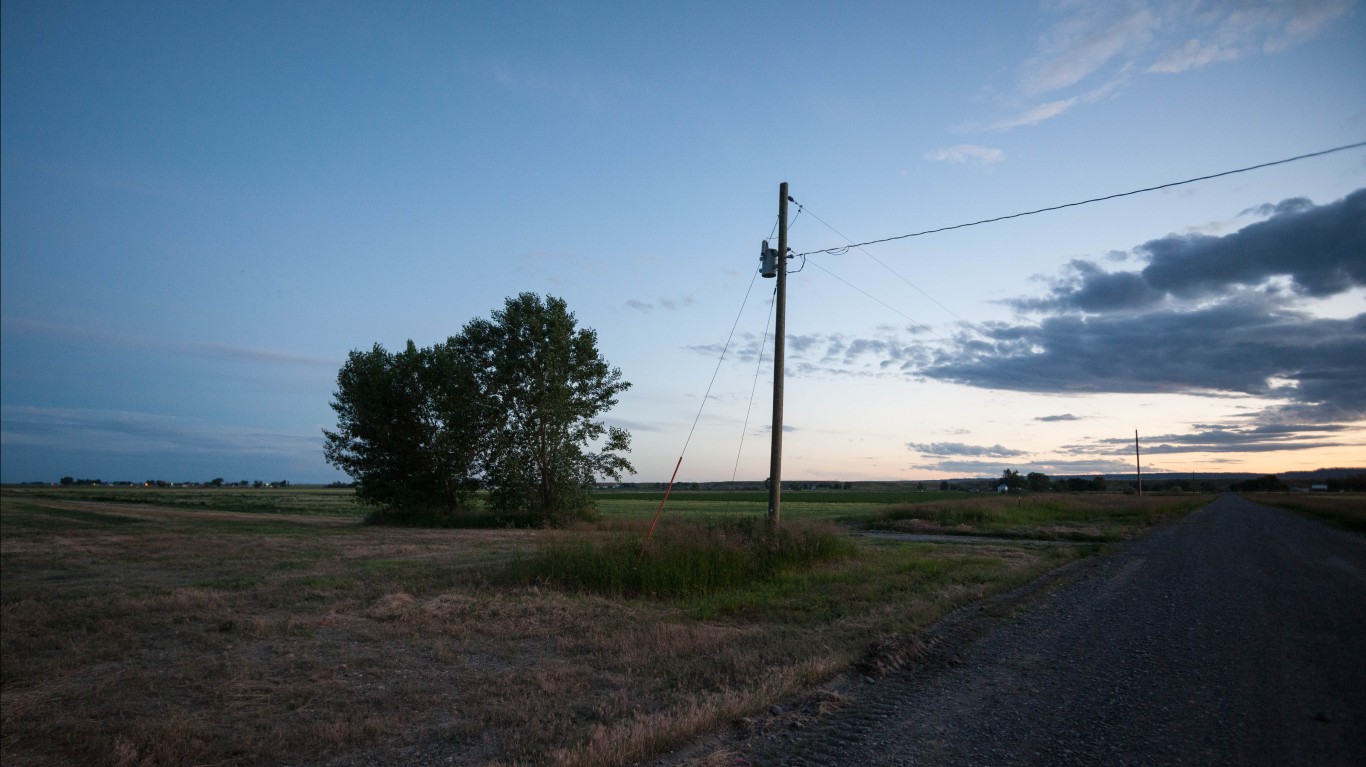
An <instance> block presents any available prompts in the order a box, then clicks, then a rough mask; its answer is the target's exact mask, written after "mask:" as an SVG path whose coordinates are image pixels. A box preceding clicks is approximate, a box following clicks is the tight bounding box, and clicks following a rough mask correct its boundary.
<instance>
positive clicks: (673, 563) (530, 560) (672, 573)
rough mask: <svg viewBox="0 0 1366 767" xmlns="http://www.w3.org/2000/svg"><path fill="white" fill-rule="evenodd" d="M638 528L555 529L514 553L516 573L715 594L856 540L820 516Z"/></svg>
mask: <svg viewBox="0 0 1366 767" xmlns="http://www.w3.org/2000/svg"><path fill="white" fill-rule="evenodd" d="M643 543H644V541H643V539H642V537H641V536H639V535H627V534H622V533H607V534H596V535H591V534H586V533H583V532H575V533H569V534H566V535H563V536H557V537H555V538H554V539H552V540H550V541H548V542H546V543H545V544H543V545H542V546H541V547H540V548H539V549H538V550H537V551H536V552H535V553H533V554H531V555H522V556H518V557H516V558H514V560H513V562H512V564H511V570H512V577H513V579H514V580H516V581H519V582H522V583H526V584H538V583H545V584H550V585H553V586H556V587H558V588H563V589H567V590H571V591H586V592H593V593H599V594H606V595H609V596H617V597H620V596H628V597H632V596H646V597H657V598H678V597H689V596H697V595H704V594H715V593H717V592H721V591H725V590H727V589H734V588H737V587H740V586H746V585H749V584H753V583H756V582H761V581H766V580H770V579H772V578H774V577H775V576H777V575H778V574H780V573H783V572H786V571H789V570H793V569H798V568H802V567H809V566H811V565H814V564H817V563H821V562H828V561H832V560H837V559H840V558H844V557H848V556H852V554H853V553H854V551H855V547H854V546H853V544H852V543H851V542H849V541H848V540H847V539H846V537H845V536H844V535H843V534H842V533H841V532H840V531H839V530H837V529H836V528H834V527H832V526H830V525H828V524H822V523H819V522H812V521H796V522H789V523H784V524H781V525H770V524H768V523H767V522H766V521H763V520H760V519H756V518H753V517H750V518H744V519H718V520H682V521H673V520H671V521H669V522H668V523H666V524H664V525H661V526H660V528H659V529H658V530H657V531H656V534H655V536H654V538H653V540H652V541H651V542H650V545H649V547H648V548H642V544H643Z"/></svg>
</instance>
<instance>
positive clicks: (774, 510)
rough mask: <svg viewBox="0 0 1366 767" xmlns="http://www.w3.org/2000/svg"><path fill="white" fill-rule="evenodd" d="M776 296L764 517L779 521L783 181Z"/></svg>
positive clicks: (784, 271)
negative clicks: (770, 425)
mask: <svg viewBox="0 0 1366 767" xmlns="http://www.w3.org/2000/svg"><path fill="white" fill-rule="evenodd" d="M777 267H778V268H777V275H776V276H777V278H778V285H777V291H778V292H777V295H776V296H775V298H774V312H775V314H776V315H777V319H776V320H775V321H774V325H773V448H772V452H771V453H770V454H769V463H768V481H769V488H768V518H769V521H771V522H773V523H774V524H777V523H778V522H779V521H781V520H782V516H783V513H782V503H783V364H784V363H783V341H784V340H785V338H786V334H787V182H786V181H784V182H782V183H781V184H779V185H778V263H777Z"/></svg>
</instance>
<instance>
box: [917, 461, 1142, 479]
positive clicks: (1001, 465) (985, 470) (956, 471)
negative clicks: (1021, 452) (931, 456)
mask: <svg viewBox="0 0 1366 767" xmlns="http://www.w3.org/2000/svg"><path fill="white" fill-rule="evenodd" d="M909 468H911V469H916V470H919V471H933V472H937V473H944V474H950V475H954V476H960V477H999V476H1001V472H1002V471H1003V470H1005V469H1015V470H1016V471H1020V472H1025V473H1027V472H1031V471H1038V472H1042V473H1044V474H1048V475H1050V476H1055V475H1069V474H1080V475H1092V474H1125V473H1132V472H1133V470H1134V465H1133V463H1131V462H1129V461H1126V460H1119V459H1109V458H1094V459H1088V460H1077V461H1030V462H1013V463H1012V462H1004V461H1002V462H997V461H975V460H970V459H969V460H963V459H948V460H942V461H932V462H928V463H919V464H912V465H911V466H910V467H909Z"/></svg>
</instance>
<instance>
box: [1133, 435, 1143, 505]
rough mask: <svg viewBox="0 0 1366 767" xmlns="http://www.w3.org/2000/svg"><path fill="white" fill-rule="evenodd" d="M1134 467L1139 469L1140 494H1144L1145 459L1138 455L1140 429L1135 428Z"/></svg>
mask: <svg viewBox="0 0 1366 767" xmlns="http://www.w3.org/2000/svg"><path fill="white" fill-rule="evenodd" d="M1134 468H1136V469H1138V494H1139V495H1143V461H1142V459H1140V458H1139V455H1138V429H1134Z"/></svg>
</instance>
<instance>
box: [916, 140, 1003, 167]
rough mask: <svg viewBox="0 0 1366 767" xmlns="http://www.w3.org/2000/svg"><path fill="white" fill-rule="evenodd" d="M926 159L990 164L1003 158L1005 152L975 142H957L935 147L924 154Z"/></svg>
mask: <svg viewBox="0 0 1366 767" xmlns="http://www.w3.org/2000/svg"><path fill="white" fill-rule="evenodd" d="M925 159H926V160H934V161H936V162H955V163H971V164H974V165H992V164H995V163H998V162H1000V161H1001V160H1004V159H1005V152H1003V151H1001V150H1000V149H992V148H990V147H984V146H977V145H975V144H958V145H957V146H951V147H946V148H944V149H936V150H934V151H933V152H930V153H929V154H926V155H925Z"/></svg>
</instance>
